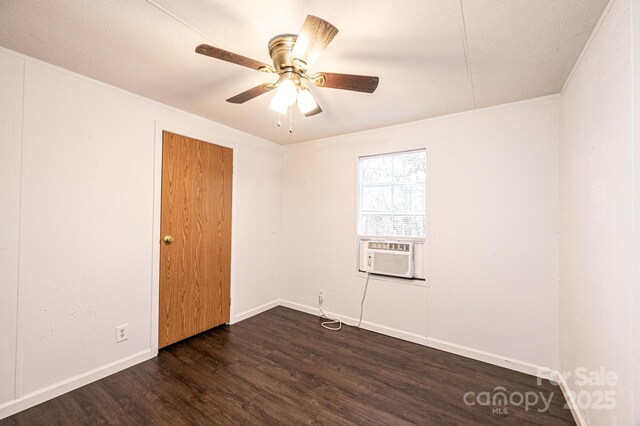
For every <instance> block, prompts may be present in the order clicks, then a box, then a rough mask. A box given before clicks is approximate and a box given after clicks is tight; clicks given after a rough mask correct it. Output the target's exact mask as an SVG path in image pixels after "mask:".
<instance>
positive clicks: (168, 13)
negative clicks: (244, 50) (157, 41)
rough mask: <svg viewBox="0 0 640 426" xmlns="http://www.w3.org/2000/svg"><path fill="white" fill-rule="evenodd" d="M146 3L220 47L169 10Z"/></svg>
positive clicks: (150, 1)
mask: <svg viewBox="0 0 640 426" xmlns="http://www.w3.org/2000/svg"><path fill="white" fill-rule="evenodd" d="M145 1H146V2H147V3H149V4H150V5H152V6H153V7H155V8H156V9H158V10H160V11H161V12H163V13H165V14H166V15H168V16H170V17H171V18H173V19H175V20H176V21H178V22H180V23H181V24H182V25H184V26H185V27H187V28H189V29H190V30H191V31H193V32H195V33H197V34H199V35H201V36H202V37H204V38H206V39H207V40H209V41H210V42H211V44H212V45H213V46H215V47H218V48H219V47H220V46H218V45H217V44H216V43H215V41H213V39H212V38H211V37H209V36H208V35H206V34H205V33H203V32H202V31H200V30H199V29H197V28H196V27H194V26H193V25H191V24H190V23H188V22H187V21H185V20H183V19H182V18H180V17H178V16H177V15H175V14H173V13H171V12H170V11H169V10H167V9H165V8H164V7H162V6H160V5H159V4H158V3H156V2H154V1H153V0H145Z"/></svg>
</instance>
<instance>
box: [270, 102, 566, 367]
mask: <svg viewBox="0 0 640 426" xmlns="http://www.w3.org/2000/svg"><path fill="white" fill-rule="evenodd" d="M558 106H559V99H558V98H557V97H553V98H544V99H537V100H532V101H528V102H524V103H517V104H511V105H505V106H502V107H498V108H490V109H486V110H478V111H475V112H469V113H463V114H458V115H453V116H449V117H443V118H439V119H431V120H425V121H421V122H416V123H410V124H406V125H401V126H396V127H391V128H385V129H379V130H374V131H369V132H363V133H357V134H352V135H345V136H340V137H335V138H331V139H325V140H320V141H314V142H310V143H303V144H298V145H294V146H289V147H287V151H286V154H285V161H284V166H283V167H284V169H283V193H282V199H283V201H282V203H283V204H282V215H283V219H282V227H283V230H282V232H283V235H282V243H283V249H282V256H283V257H282V259H283V269H282V277H283V279H282V283H283V284H282V286H281V288H280V297H281V298H282V299H284V300H285V301H288V302H289V305H290V306H294V307H298V308H301V309H305V310H308V311H312V310H313V309H314V308H316V307H317V304H318V303H317V297H318V293H319V291H320V290H321V289H322V290H323V291H324V295H325V307H326V309H327V310H328V311H331V312H333V313H337V314H339V315H342V316H346V317H351V318H357V317H358V314H359V304H360V298H361V295H362V292H363V287H364V282H365V278H364V276H363V274H359V273H357V272H356V257H357V254H356V249H357V247H356V224H357V216H356V212H357V209H356V205H357V198H356V196H357V176H356V173H357V159H358V156H361V155H368V154H374V153H381V152H393V151H400V150H405V149H412V148H419V147H422V148H425V147H426V149H427V156H428V160H427V161H428V167H429V170H428V190H429V201H428V207H427V217H428V234H429V236H428V241H427V246H428V250H427V264H428V266H427V276H428V286H421V285H420V284H419V283H414V284H416V285H411V284H406V283H399V282H397V281H389V280H384V281H383V280H378V279H376V280H373V279H372V281H371V284H370V289H369V292H368V295H367V302H366V306H365V314H364V320H365V321H366V322H367V326H368V327H369V328H373V329H376V330H378V331H383V332H387V333H389V334H393V335H400V336H402V337H404V338H409V339H412V340H416V341H421V340H420V339H419V337H420V336H422V337H425V336H426V337H428V338H429V339H431V340H424V342H426V343H427V344H429V343H446V344H447V345H448V346H447V347H448V348H449V349H451V348H452V347H453V346H455V345H457V346H464V347H466V348H469V349H470V350H472V351H475V352H476V353H478V352H488V353H490V354H493V355H495V357H494V358H502V359H504V358H510V359H514V360H518V361H523V362H524V363H530V364H534V365H539V366H544V367H551V368H557V366H558V357H559V354H558V345H559V342H558V285H557V279H558V263H557V256H558V240H557V232H558V196H557V194H558Z"/></svg>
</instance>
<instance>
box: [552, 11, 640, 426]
mask: <svg viewBox="0 0 640 426" xmlns="http://www.w3.org/2000/svg"><path fill="white" fill-rule="evenodd" d="M630 8H631V2H630V1H629V0H614V1H613V2H612V3H611V4H610V8H609V9H607V11H605V15H604V17H603V20H602V21H601V24H600V26H599V28H597V29H596V32H595V33H594V37H593V39H592V40H591V43H590V44H589V45H588V47H587V49H586V50H585V52H584V55H583V57H582V59H581V61H580V62H579V64H578V66H577V68H576V69H575V70H574V73H573V75H572V77H571V79H570V81H569V83H568V84H567V86H566V88H565V90H564V92H563V96H562V104H561V144H560V170H561V173H560V182H561V184H560V200H561V202H560V205H561V210H560V211H561V251H560V265H561V266H560V270H561V275H560V277H561V278H560V279H561V299H560V300H561V316H560V318H561V342H562V345H561V353H562V361H561V367H562V370H565V371H569V372H571V373H572V374H573V373H575V369H576V368H579V367H584V368H588V369H589V370H598V369H599V368H600V367H604V368H606V369H607V370H609V371H614V372H616V373H617V375H618V377H619V382H618V385H617V386H614V387H611V388H609V387H589V386H578V384H576V383H575V381H574V380H573V379H572V378H570V379H569V381H568V382H569V386H570V387H571V389H572V390H573V391H574V392H580V391H585V392H586V393H588V394H590V393H591V392H592V391H598V390H614V391H615V392H616V395H615V398H616V408H615V410H598V409H588V408H585V409H583V410H582V414H583V415H584V416H585V419H586V421H587V422H588V423H590V424H594V425H595V424H620V425H627V424H632V414H631V411H632V404H633V403H632V401H633V400H632V395H633V389H632V381H633V378H634V371H635V372H636V374H637V371H638V370H637V369H634V368H635V367H633V365H634V364H635V365H637V363H638V359H637V357H636V358H634V357H633V351H632V348H633V345H632V344H631V342H633V341H634V340H633V339H634V337H635V339H636V341H637V339H638V338H639V337H640V336H638V335H636V336H633V321H634V316H633V309H634V307H633V296H634V266H633V265H634V262H633V261H634V259H633V247H634V244H637V241H636V242H635V243H634V240H633V232H634V226H635V227H637V225H638V224H639V223H640V222H638V209H637V208H638V206H636V207H635V209H636V210H635V212H634V181H633V179H634V173H635V174H636V177H637V173H639V172H640V169H635V170H634V156H633V155H634V146H633V145H634V144H633V126H632V113H633V111H632V101H633V98H632V96H633V64H632V52H633V45H632V21H631V11H630ZM635 155H636V156H637V155H638V154H637V152H635ZM636 161H637V160H636ZM636 188H637V187H636ZM636 190H637V189H636ZM636 265H640V263H637V264H636ZM635 309H636V311H637V309H638V308H637V307H636V308H635ZM635 318H636V320H637V317H635ZM636 355H638V354H636ZM636 380H637V378H636ZM636 392H637V390H636ZM635 405H638V404H637V402H636V404H635ZM636 421H638V419H636ZM636 424H637V423H636Z"/></svg>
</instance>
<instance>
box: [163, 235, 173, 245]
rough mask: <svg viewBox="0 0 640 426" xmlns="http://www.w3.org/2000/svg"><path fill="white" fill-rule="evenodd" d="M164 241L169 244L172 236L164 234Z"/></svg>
mask: <svg viewBox="0 0 640 426" xmlns="http://www.w3.org/2000/svg"><path fill="white" fill-rule="evenodd" d="M164 242H165V243H167V244H171V243H172V242H173V237H172V236H171V235H165V236H164Z"/></svg>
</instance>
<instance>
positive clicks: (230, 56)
mask: <svg viewBox="0 0 640 426" xmlns="http://www.w3.org/2000/svg"><path fill="white" fill-rule="evenodd" d="M196 52H197V53H199V54H201V55H206V56H211V57H212V58H216V59H220V60H223V61H227V62H231V63H232V64H237V65H242V66H243V67H247V68H251V69H254V70H258V71H269V72H275V70H274V69H273V67H272V66H271V65H267V64H265V63H263V62H260V61H256V60H255V59H251V58H247V57H246V56H242V55H238V54H236V53H233V52H229V51H226V50H223V49H220V48H218V47H214V46H211V45H208V44H201V45H199V46H198V47H196Z"/></svg>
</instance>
